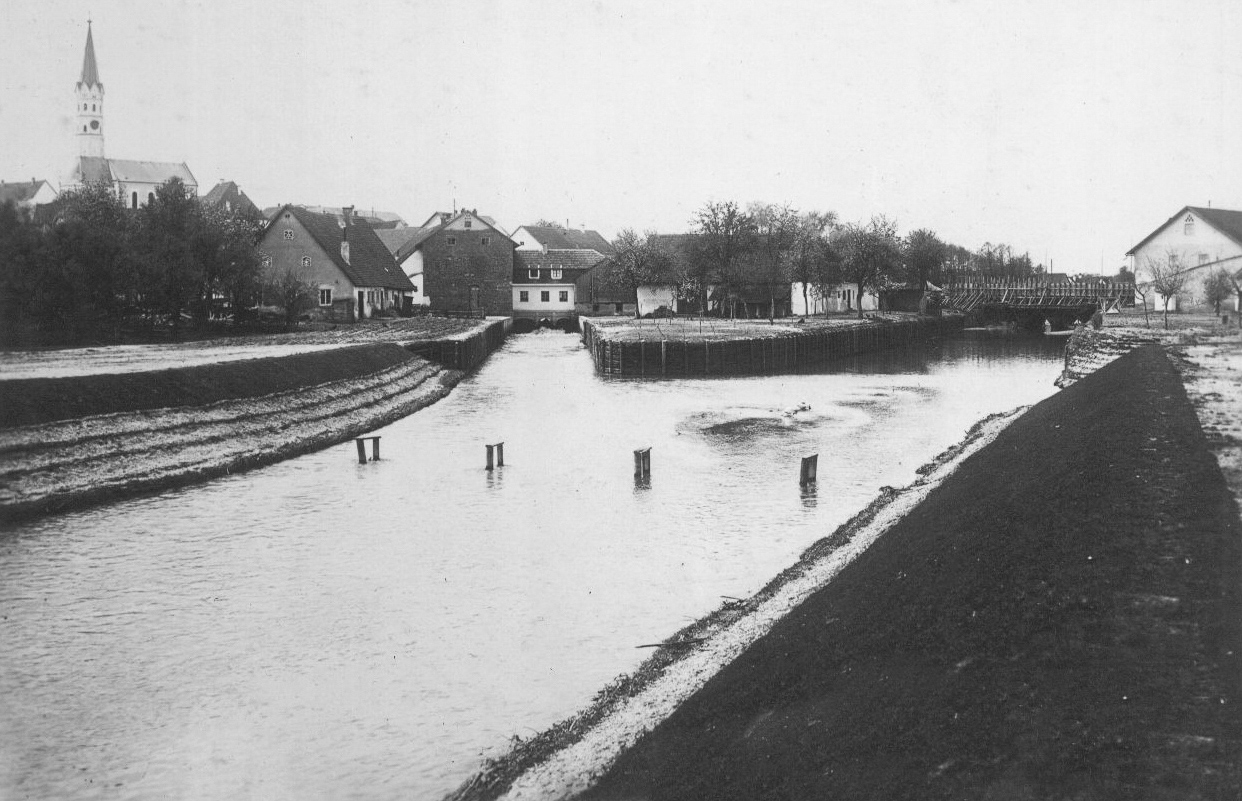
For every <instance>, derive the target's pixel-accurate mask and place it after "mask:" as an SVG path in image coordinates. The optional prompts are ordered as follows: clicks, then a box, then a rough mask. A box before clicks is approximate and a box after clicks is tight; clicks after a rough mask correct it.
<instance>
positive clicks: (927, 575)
mask: <svg viewBox="0 0 1242 801" xmlns="http://www.w3.org/2000/svg"><path fill="white" fill-rule="evenodd" d="M1240 536H1242V525H1240V524H1239V520H1238V513H1237V509H1236V506H1235V505H1234V502H1233V500H1232V498H1231V496H1230V494H1229V492H1228V490H1227V489H1226V487H1225V484H1224V481H1223V479H1222V476H1221V472H1220V469H1219V468H1218V467H1217V465H1216V463H1215V461H1214V460H1213V458H1212V456H1211V454H1210V453H1209V451H1208V449H1207V447H1206V444H1205V440H1204V436H1203V432H1202V431H1201V429H1200V426H1199V422H1198V420H1197V419H1196V417H1195V414H1194V411H1193V409H1192V408H1191V406H1190V404H1189V402H1188V401H1187V398H1186V394H1185V391H1184V389H1183V387H1182V384H1181V382H1180V380H1179V378H1178V376H1177V374H1176V372H1175V370H1174V369H1173V367H1172V365H1171V364H1170V363H1169V361H1168V359H1167V357H1166V356H1165V355H1164V354H1163V352H1162V351H1161V350H1160V349H1158V348H1154V347H1145V348H1141V349H1139V350H1136V351H1134V352H1132V353H1130V354H1128V355H1126V356H1124V357H1122V358H1120V359H1118V360H1117V361H1115V362H1113V363H1112V364H1110V365H1108V366H1106V367H1104V368H1102V369H1101V370H1100V371H1099V372H1097V373H1095V374H1094V375H1091V376H1088V377H1086V378H1084V379H1083V380H1081V381H1080V382H1078V383H1077V384H1075V385H1074V386H1072V387H1070V388H1068V389H1066V390H1064V391H1063V392H1061V393H1060V394H1058V395H1056V396H1053V397H1052V398H1049V399H1048V400H1046V401H1044V402H1042V403H1040V404H1039V405H1037V406H1036V407H1034V408H1033V409H1031V410H1030V411H1029V412H1028V413H1027V414H1026V415H1024V416H1023V417H1021V418H1020V419H1019V420H1017V421H1016V422H1015V423H1014V424H1012V425H1011V426H1010V427H1009V428H1008V429H1006V430H1005V431H1004V432H1002V433H1001V435H1000V436H999V437H998V438H997V439H996V441H995V442H994V443H992V444H991V445H990V446H989V447H986V448H984V449H983V450H981V451H980V452H978V453H976V454H975V455H974V456H972V457H970V458H969V459H967V460H966V461H965V462H964V463H963V464H962V465H961V466H960V468H959V469H958V471H957V472H956V473H955V474H954V475H952V476H950V477H949V478H948V479H947V480H946V481H945V483H944V484H943V485H942V486H941V487H939V488H938V489H937V490H935V491H933V493H932V494H931V495H930V496H929V497H928V498H927V499H926V500H925V501H924V502H923V503H922V504H921V505H919V506H918V507H917V508H916V509H914V510H913V511H912V512H911V513H910V514H909V515H908V516H907V517H905V518H904V519H903V520H902V521H901V522H900V523H898V524H897V525H896V526H895V527H894V528H893V529H892V530H890V531H889V532H888V533H886V534H885V535H884V536H883V537H882V538H881V539H880V540H879V541H878V542H876V543H875V544H874V545H873V546H872V547H871V548H870V549H869V550H868V551H866V552H865V553H863V554H862V555H861V556H859V557H858V559H857V560H855V561H854V562H853V563H852V564H851V565H849V566H848V567H847V568H846V569H845V570H843V571H842V572H841V574H840V575H839V576H837V577H836V578H835V579H834V580H833V581H832V582H831V583H830V584H829V585H827V586H826V587H825V588H824V589H822V590H820V591H819V592H817V593H816V594H814V595H813V596H811V597H810V598H809V599H808V600H807V601H806V602H805V603H803V604H802V605H801V606H800V607H798V608H797V609H796V610H795V611H794V612H793V613H791V614H790V615H789V616H788V617H787V618H785V619H783V620H782V621H780V622H779V623H778V624H777V625H776V626H775V627H774V628H773V629H772V631H771V632H770V633H769V634H768V635H767V636H765V637H764V638H762V639H761V640H760V641H758V642H757V643H756V644H755V645H754V646H753V647H751V648H750V649H749V650H748V651H746V652H745V653H744V654H743V655H742V656H741V657H740V658H739V659H737V660H736V661H735V662H733V663H732V664H730V665H728V666H727V667H726V668H724V670H723V671H722V672H720V673H719V674H717V675H716V676H715V677H714V678H713V679H712V680H711V681H709V683H708V684H707V685H706V686H705V687H704V688H703V689H702V690H701V691H700V692H699V693H697V694H696V695H694V696H693V697H692V698H691V699H690V700H689V701H687V702H686V703H685V704H683V705H682V706H681V707H680V708H679V709H678V710H677V711H676V712H675V713H674V714H673V716H672V717H670V718H669V719H668V720H666V721H665V722H664V723H662V724H660V725H659V726H657V727H656V728H655V729H654V731H652V732H651V733H650V734H648V735H647V736H646V737H644V738H643V739H642V740H641V741H640V742H639V743H638V745H637V746H635V747H634V748H633V749H631V750H630V751H629V752H628V753H626V754H624V755H623V756H622V757H621V759H620V760H619V761H618V762H617V763H616V764H615V765H614V766H613V768H612V770H611V771H610V772H609V773H608V774H607V776H606V777H605V778H604V779H603V780H602V781H601V782H600V783H598V784H597V786H596V787H595V788H594V789H593V790H592V791H590V792H588V793H587V794H586V796H585V797H586V798H590V799H619V798H718V799H729V798H737V799H755V798H885V799H897V798H918V799H930V798H946V799H947V798H954V799H957V798H1013V799H1022V798H1115V799H1139V798H1153V799H1154V798H1160V799H1165V798H1213V799H1226V798H1228V799H1234V798H1238V797H1239V796H1240V794H1242V714H1240V713H1242V709H1240V707H1239V704H1242V692H1240V688H1242V660H1240V657H1242V635H1240V630H1242V579H1240V577H1242V540H1240Z"/></svg>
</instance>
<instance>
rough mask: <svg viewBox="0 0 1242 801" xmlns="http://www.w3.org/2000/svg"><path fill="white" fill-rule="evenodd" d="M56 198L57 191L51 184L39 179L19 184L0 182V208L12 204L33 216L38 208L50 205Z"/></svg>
mask: <svg viewBox="0 0 1242 801" xmlns="http://www.w3.org/2000/svg"><path fill="white" fill-rule="evenodd" d="M56 197H57V192H56V189H55V188H54V187H53V186H52V185H51V183H49V182H47V181H41V180H39V179H37V178H31V179H30V180H29V181H20V182H18V183H9V182H7V181H0V206H3V205H4V204H5V203H12V204H13V205H14V206H16V207H17V208H18V209H19V210H21V211H22V212H24V213H26V214H33V213H34V210H35V209H36V208H37V207H39V206H46V205H48V204H49V203H51V202H52V201H53V200H55V199H56Z"/></svg>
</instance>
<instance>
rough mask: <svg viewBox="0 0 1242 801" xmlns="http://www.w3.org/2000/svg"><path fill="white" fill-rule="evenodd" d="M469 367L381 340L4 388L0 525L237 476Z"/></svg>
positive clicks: (390, 408)
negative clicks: (454, 366) (450, 365)
mask: <svg viewBox="0 0 1242 801" xmlns="http://www.w3.org/2000/svg"><path fill="white" fill-rule="evenodd" d="M461 376H462V373H460V372H459V371H456V370H445V369H443V368H442V367H441V366H439V365H436V364H433V363H430V362H427V361H426V360H424V359H421V358H419V357H416V356H414V355H413V354H411V353H410V352H409V351H407V350H405V349H404V348H402V347H401V346H400V345H396V344H392V343H380V344H373V345H365V346H358V347H348V348H336V349H330V350H322V351H316V352H311V353H305V354H298V355H292V356H282V357H274V358H261V359H250V360H245V361H239V362H227V363H222V364H213V365H203V366H198V367H192V368H183V369H175V370H165V371H155V372H148V373H132V374H127V375H89V376H73V377H64V378H57V379H27V380H21V381H10V382H0V390H3V391H5V392H6V393H7V394H6V396H5V397H6V399H10V398H19V397H21V396H22V395H23V391H24V392H25V396H24V397H21V400H20V402H19V403H17V404H16V406H17V408H16V410H14V411H12V412H11V413H10V412H9V411H8V410H7V409H6V412H5V416H6V419H11V420H24V421H34V422H30V423H29V424H26V425H17V426H12V425H10V426H8V427H5V428H3V430H0V522H4V521H10V520H14V519H17V518H21V517H29V516H35V515H41V514H49V513H54V512H59V511H64V510H67V509H70V508H75V507H80V506H85V505H89V504H95V503H101V502H107V501H112V500H116V499H119V498H123V497H128V496H131V495H135V494H140V493H146V492H154V491H158V490H163V489H167V488H169V487H174V486H178V485H183V484H188V483H192V482H195V481H202V480H206V479H209V478H214V477H217V476H222V475H227V474H229V473H235V472H238V471H241V470H246V469H249V468H253V467H258V466H261V465H266V464H272V463H274V462H277V461H280V460H282V459H287V458H290V457H292V456H297V455H300V454H303V453H308V452H310V451H313V450H317V449H319V448H323V447H327V446H329V445H333V444H336V443H338V442H343V441H346V440H348V439H350V438H352V437H355V436H358V435H359V434H362V433H365V432H367V431H371V430H373V429H375V428H378V427H380V426H383V425H386V424H387V423H390V422H392V421H394V420H397V419H399V418H401V417H403V416H405V415H407V414H410V413H411V412H413V411H416V410H417V409H419V408H422V407H423V406H426V405H428V404H430V403H434V402H435V401H436V400H439V399H440V398H442V397H444V396H445V395H446V394H448V392H449V390H450V389H451V388H452V387H453V386H454V385H455V384H456V383H457V382H458V381H459V380H460V379H461Z"/></svg>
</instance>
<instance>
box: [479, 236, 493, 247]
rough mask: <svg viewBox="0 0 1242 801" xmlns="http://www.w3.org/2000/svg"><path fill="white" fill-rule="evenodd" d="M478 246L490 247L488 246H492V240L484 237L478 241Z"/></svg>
mask: <svg viewBox="0 0 1242 801" xmlns="http://www.w3.org/2000/svg"><path fill="white" fill-rule="evenodd" d="M479 244H482V245H490V244H492V238H491V237H490V236H485V237H483V238H482V239H480V240H479Z"/></svg>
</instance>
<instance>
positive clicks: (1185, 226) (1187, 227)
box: [1182, 214, 1195, 236]
mask: <svg viewBox="0 0 1242 801" xmlns="http://www.w3.org/2000/svg"><path fill="white" fill-rule="evenodd" d="M1194 232H1195V218H1194V217H1192V216H1190V215H1189V214H1187V215H1186V221H1185V222H1184V223H1182V233H1183V234H1185V235H1186V236H1190V235H1191V234H1193V233H1194Z"/></svg>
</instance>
